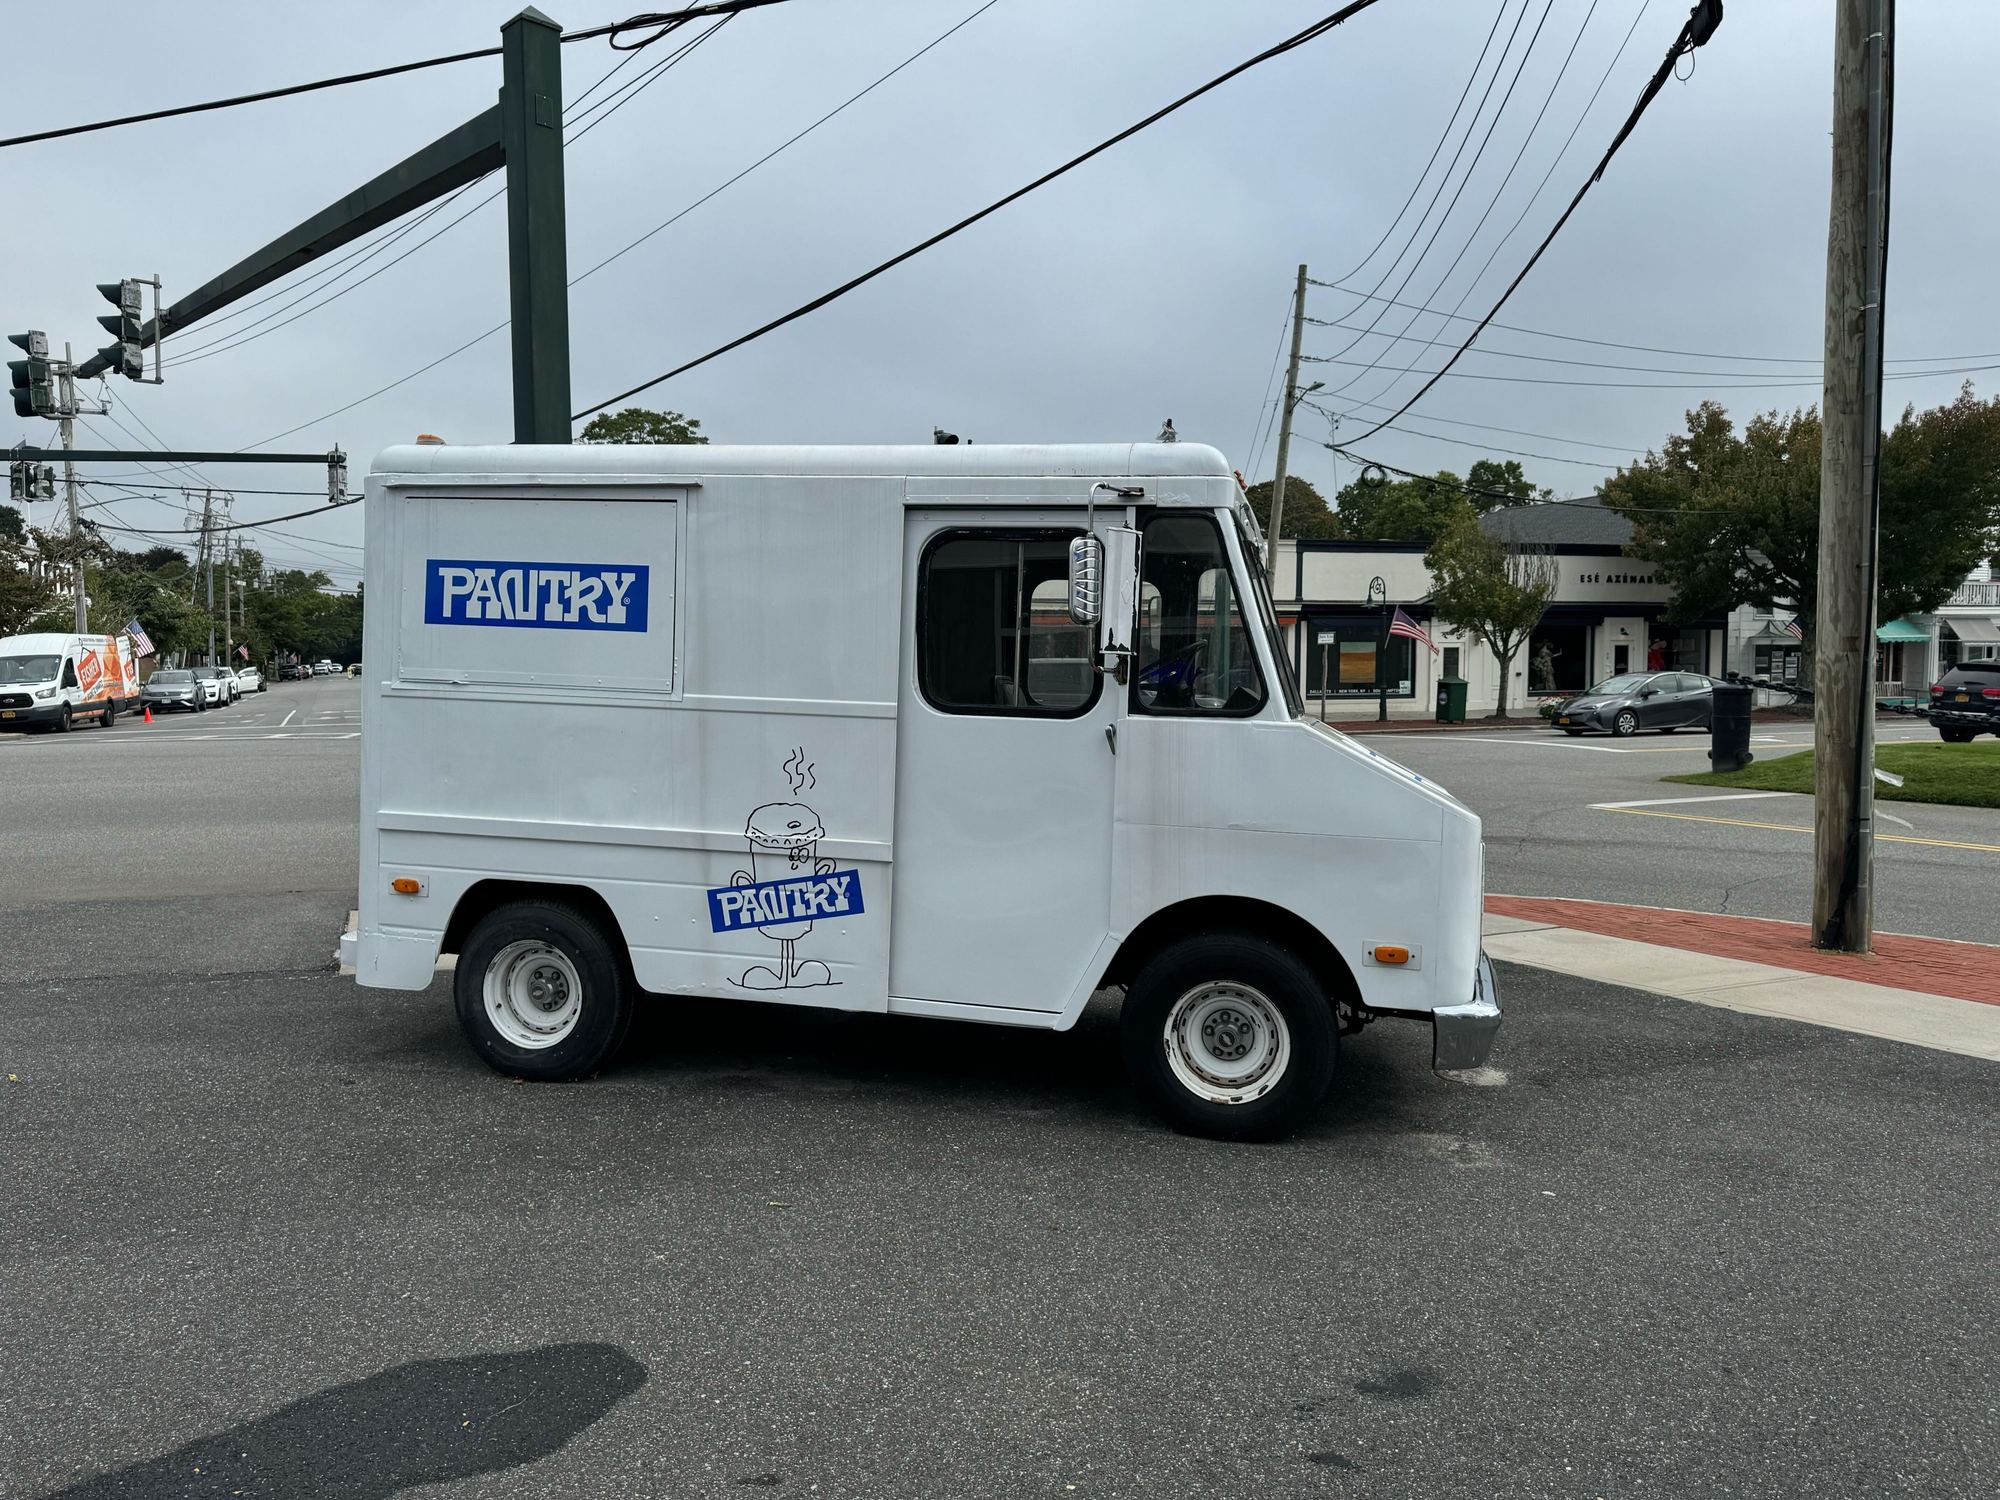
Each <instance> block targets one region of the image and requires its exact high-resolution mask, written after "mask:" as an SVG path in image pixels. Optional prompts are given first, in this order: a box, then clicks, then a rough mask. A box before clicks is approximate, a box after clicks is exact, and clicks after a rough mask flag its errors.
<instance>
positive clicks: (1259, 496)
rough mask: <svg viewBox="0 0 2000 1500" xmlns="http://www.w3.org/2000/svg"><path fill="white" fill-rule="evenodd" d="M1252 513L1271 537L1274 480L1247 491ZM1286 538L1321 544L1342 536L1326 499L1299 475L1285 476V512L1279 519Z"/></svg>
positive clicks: (1246, 494)
mask: <svg viewBox="0 0 2000 1500" xmlns="http://www.w3.org/2000/svg"><path fill="white" fill-rule="evenodd" d="M1244 497H1245V498H1246V499H1247V500H1249V502H1250V511H1251V514H1253V515H1254V516H1256V517H1257V524H1258V525H1259V526H1261V527H1262V528H1263V529H1264V534H1265V535H1266V536H1269V535H1270V534H1271V481H1270V480H1268V479H1266V480H1265V481H1263V483H1261V484H1253V485H1251V486H1250V488H1249V489H1248V490H1246V491H1245V492H1244ZM1279 520H1280V522H1281V523H1282V524H1283V526H1284V528H1285V535H1286V536H1290V537H1303V538H1305V539H1306V540H1307V541H1313V542H1322V541H1328V540H1331V539H1332V538H1334V537H1337V536H1339V535H1340V522H1339V521H1338V520H1337V519H1336V518H1335V517H1334V514H1333V512H1332V511H1330V510H1328V509H1327V507H1326V497H1325V496H1323V495H1321V494H1320V492H1319V491H1318V490H1317V489H1315V488H1314V487H1313V486H1312V484H1310V483H1309V482H1307V481H1306V480H1303V479H1301V478H1299V476H1298V475H1296V474H1287V475H1286V476H1285V513H1284V515H1282V516H1280V517H1279Z"/></svg>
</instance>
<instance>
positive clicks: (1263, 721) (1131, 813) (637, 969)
mask: <svg viewBox="0 0 2000 1500" xmlns="http://www.w3.org/2000/svg"><path fill="white" fill-rule="evenodd" d="M367 503H368V513H367V585H366V597H367V599H368V601H369V605H370V608H369V610H368V612H367V623H366V627H365V630H366V638H365V641H364V649H363V653H362V654H363V657H364V659H365V660H366V661H367V663H368V668H369V670H368V671H367V672H366V674H365V677H364V689H363V692H364V705H365V706H364V709H363V721H362V722H363V731H362V773H361V887H360V914H359V922H358V926H357V930H356V931H355V932H354V933H353V934H352V935H351V936H350V937H348V938H346V939H344V940H343V954H344V956H345V957H346V958H347V960H348V961H349V962H350V963H352V964H353V966H354V968H355V970H356V973H357V975H358V978H359V980H360V982H361V983H362V984H364V985H376V986H383V987H387V988H393V989H407V990H416V989H422V988H424V987H425V986H427V985H428V984H430V982H431V980H432V978H433V975H434V973H435V969H436V965H437V961H438V959H439V957H440V955H441V954H445V953H452V954H456V955H457V968H456V975H455V979H454V983H455V986H456V998H457V1008H458V1014H459V1019H460V1021H461V1023H462V1025H463V1027H464V1029H465V1032H466V1034H467V1036H468V1037H469V1038H470V1040H471V1042H472V1044H473V1046H474V1047H475V1048H476V1049H477V1050H478V1052H479V1053H480V1055H481V1056H483V1057H484V1058H485V1059H486V1060H487V1061H488V1062H489V1063H490V1064H492V1065H493V1066H494V1067H495V1068H498V1069H500V1070H501V1071H503V1072H506V1073H510V1074H515V1075H518V1076H521V1077H526V1078H539V1079H562V1078H576V1077H580V1076H583V1075H586V1074H589V1073H592V1072H594V1071H596V1070H597V1069H599V1068H600V1067H602V1066H603V1065H604V1064H605V1063H606V1061H607V1060H608V1059H609V1058H610V1056H611V1054H612V1053H613V1051H614V1050H615V1049H616V1048H617V1046H618V1044H619V1042H620V1040H621V1038H622V1037H623V1035H624V1033H625V1029H626V1025H627V1022H628V1021H629V1019H630V1017H631V1013H632V1008H633V1005H634V1004H635V1003H636V1002H637V1001H638V1000H639V999H640V998H641V997H642V996H653V997H669V998H668V999H666V1000H663V1001H660V1002H659V1003H671V997H675V996H726V997H734V998H738V999H747V1000H773V1001H780V1002H783V1003H785V1004H788V1005H814V1006H829V1007H833V1008H837V1009H840V1010H848V1011H878V1012H886V1013H889V1014H893V1015H910V1016H932V1017H946V1018H949V1019H952V1020H958V1021H983V1022H987V1023H991V1024H997V1025H1006V1026H1039V1027H1047V1028H1051V1029H1055V1030H1062V1029H1064V1028H1066V1027H1069V1026H1070V1025H1072V1024H1073V1023H1074V1022H1075V1021H1076V1019H1077V1017H1078V1015H1079V1014H1080V1013H1081V1011H1082V1010H1083V1008H1084V1005H1085V1003H1086V1002H1087V1001H1088V1000H1089V999H1090V997H1091V996H1092V994H1094V993H1096V992H1097V991H1099V990H1102V989H1105V988H1107V987H1119V988H1122V989H1123V990H1124V1000H1123V1018H1122V1021H1121V1023H1120V1024H1121V1030H1122V1034H1123V1037H1124V1049H1125V1054H1126V1058H1127V1062H1128V1064H1129V1066H1130V1069H1131V1073H1132V1076H1133V1079H1134V1080H1135V1082H1136V1083H1137V1085H1138V1087H1139V1088H1140V1089H1141V1090H1142V1091H1143V1092H1144V1093H1145V1094H1146V1096H1147V1097H1148V1098H1149V1100H1150V1101H1151V1102H1152V1103H1153V1104H1154V1106H1155V1107H1156V1108H1158V1109H1159V1110H1160V1112H1161V1113H1162V1114H1163V1115H1164V1116H1165V1117H1166V1118H1167V1119H1168V1120H1170V1121H1171V1122H1172V1123H1174V1124H1175V1125H1177V1126H1179V1127H1181V1128H1183V1129H1187V1130H1191V1131H1196V1132H1200V1133H1204V1134H1209V1135H1216V1136H1223V1137H1231V1138H1238V1139H1267V1138H1271V1137H1274V1136H1279V1135H1282V1134H1285V1133H1287V1132H1288V1131H1290V1130H1292V1129H1293V1128H1295V1127H1296V1126H1297V1125H1298V1124H1299V1123H1300V1122H1301V1121H1302V1120H1303V1119H1305V1118H1306V1117H1307V1116H1308V1115H1309V1114H1310V1113H1311V1112H1312V1111H1313V1110H1314V1108H1315V1107H1316V1106H1317V1105H1318V1104H1319V1102H1320V1100H1321V1098H1322V1097H1323V1096H1324V1094H1325V1092H1326V1090H1327V1088H1328V1086H1329V1084H1330V1083H1331V1081H1332V1079H1333V1076H1334V1068H1335V1061H1336V1056H1337V1050H1338V1046H1339V1040H1340V1037H1341V1036H1342V1035H1343V1034H1349V1033H1352V1032H1355V1031H1358V1030H1359V1029H1360V1027H1361V1026H1362V1025H1363V1024H1364V1023H1365V1022H1368V1021H1370V1020H1373V1019H1375V1018H1377V1017H1387V1016H1393V1017H1405V1018H1409V1019H1412V1020H1418V1021H1423V1022H1427V1023H1429V1024H1430V1025H1431V1026H1432V1027H1433V1028H1434V1044H1433V1062H1434V1065H1435V1066H1436V1067H1438V1068H1440V1069H1446V1070H1450V1069H1465V1068H1473V1067H1477V1066H1479V1065H1480V1064H1482V1063H1483V1062H1484V1061H1485V1058H1486V1054H1487V1051H1488V1048H1489V1047H1490V1046H1491V1044H1492V1040H1493V1036H1494V1032H1495V1030H1496V1029H1497V1027H1498V1025H1499V1020H1500V1013H1499V1008H1498V1005H1497V1003H1496V997H1495V992H1494V986H1493V978H1492V972H1491V969H1490V968H1489V966H1488V965H1487V963H1486V961H1485V959H1484V957H1483V955H1482V954H1481V952H1480V937H1479V934H1480V907H1481V879H1482V869H1481V846H1480V829H1479V819H1478V818H1476V817H1475V816H1474V815H1473V814H1472V813H1471V812H1470V811H1468V810H1467V809H1466V808H1465V807H1464V806H1463V805H1461V804H1460V803H1459V802H1458V801H1456V800H1455V799H1454V798H1453V797H1451V795H1450V794H1449V793H1447V792H1446V791H1445V790H1444V789H1443V788H1441V787H1439V786H1437V785H1435V784H1434V783H1432V782H1430V781H1427V780H1425V779H1424V778H1422V777H1420V776H1417V775H1414V774H1412V773H1411V772H1409V771H1407V770H1405V769H1404V768H1402V767H1401V766H1398V765H1397V764H1395V763H1394V762H1393V761H1390V760H1388V759H1386V758H1385V757H1383V756H1381V755H1379V754H1377V753H1376V752H1375V751H1373V750H1371V749H1369V748H1367V747H1366V746H1365V745H1363V744H1361V743H1359V742H1357V741H1355V740H1353V739H1351V738H1348V737H1347V736H1344V735H1342V734H1339V733H1338V732H1334V731H1330V730H1328V729H1325V728H1323V727H1322V726H1320V725H1319V724H1316V723H1314V722H1313V721H1312V720H1311V719H1309V718H1307V717H1306V716H1305V715H1304V714H1303V713H1302V711H1301V708H1300V703H1299V698H1298V691H1297V688H1296V686H1295V685H1294V683H1293V680H1292V675H1291V672H1290V669H1289V667H1288V665H1287V662H1286V660H1285V657H1284V654H1283V652H1282V650H1281V649H1280V646H1279V642H1278V632H1277V623H1276V618H1275V616H1274V614H1273V611H1272V607H1271V599H1270V594H1269V591H1268V589H1267V588H1266V585H1265V580H1264V578H1263V567H1262V557H1261V552H1262V549H1261V546H1260V544H1259V541H1258V536H1257V526H1256V522H1255V520H1254V518H1253V517H1252V516H1251V514H1250V512H1249V509H1248V507H1247V505H1246V504H1245V503H1244V499H1243V494H1242V489H1241V486H1240V485H1239V483H1238V481H1237V480H1236V478H1235V476H1234V475H1233V474H1232V473H1231V471H1230V469H1229V466H1228V465H1227V464H1226V463H1225V462H1224V461H1223V458H1222V456H1221V455H1220V454H1218V453H1217V452H1216V451H1215V450H1214V449H1212V448H1207V447H1203V446H1200V445H1197V444H1192V443H1178V444H1138V445H1131V444H1117V445H1102V446H1081V445H1079V446H1046V447H1030V446H1021V447H1006V446H994V447H972V446H957V447H943V446H939V447H873V448H871V447H852V448H833V447H826V448H815V447H797V448H783V447H734V448H732V447H677V446H665V447H655V446H647V447H637V446H632V447H624V446H576V447H526V446H524V447H482V448H456V447H443V446H434V445H426V446H421V447H408V448H394V449H390V450H388V451H387V452H385V453H383V454H382V455H381V457H380V458H378V459H377V461H376V464H375V468H374V472H373V473H372V474H371V475H370V477H369V480H368V489H367Z"/></svg>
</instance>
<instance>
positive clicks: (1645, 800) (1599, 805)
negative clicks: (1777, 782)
mask: <svg viewBox="0 0 2000 1500" xmlns="http://www.w3.org/2000/svg"><path fill="white" fill-rule="evenodd" d="M1798 795H1800V794H1799V793H1797V792H1722V793H1719V794H1717V795H1714V796H1708V797H1641V798H1640V799H1639V800H1637V801H1636V802H1593V803H1591V804H1590V805H1591V807H1592V808H1593V809H1596V810H1598V811H1602V812H1616V811H1617V810H1618V809H1619V808H1621V807H1666V806H1669V805H1671V804H1673V803H1677V802H1754V801H1756V800H1757V799H1758V798H1759V797H1796V796H1798Z"/></svg>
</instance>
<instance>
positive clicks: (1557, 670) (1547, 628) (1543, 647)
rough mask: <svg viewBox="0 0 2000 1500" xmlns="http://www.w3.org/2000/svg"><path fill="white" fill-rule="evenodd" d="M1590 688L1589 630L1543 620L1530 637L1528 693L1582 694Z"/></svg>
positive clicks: (1579, 626)
mask: <svg viewBox="0 0 2000 1500" xmlns="http://www.w3.org/2000/svg"><path fill="white" fill-rule="evenodd" d="M1589 686H1590V633H1589V627H1588V626H1586V625H1580V624H1572V623H1570V622H1567V621H1551V620H1544V621H1542V623H1541V624H1539V625H1537V626H1536V627H1535V630H1534V633H1533V634H1532V635H1530V636H1529V637H1528V691H1529V692H1531V693H1580V692H1582V691H1583V690H1584V689H1585V688H1587V687H1589Z"/></svg>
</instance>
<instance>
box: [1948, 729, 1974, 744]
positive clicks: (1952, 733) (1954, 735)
mask: <svg viewBox="0 0 2000 1500" xmlns="http://www.w3.org/2000/svg"><path fill="white" fill-rule="evenodd" d="M1978 733H1979V732H1978V731H1977V730H1975V729H1940V730H1939V731H1938V734H1939V736H1940V737H1941V738H1942V739H1943V740H1944V742H1945V743H1946V744H1947V745H1969V744H1971V743H1972V742H1973V740H1974V739H1976V738H1977V737H1978Z"/></svg>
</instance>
